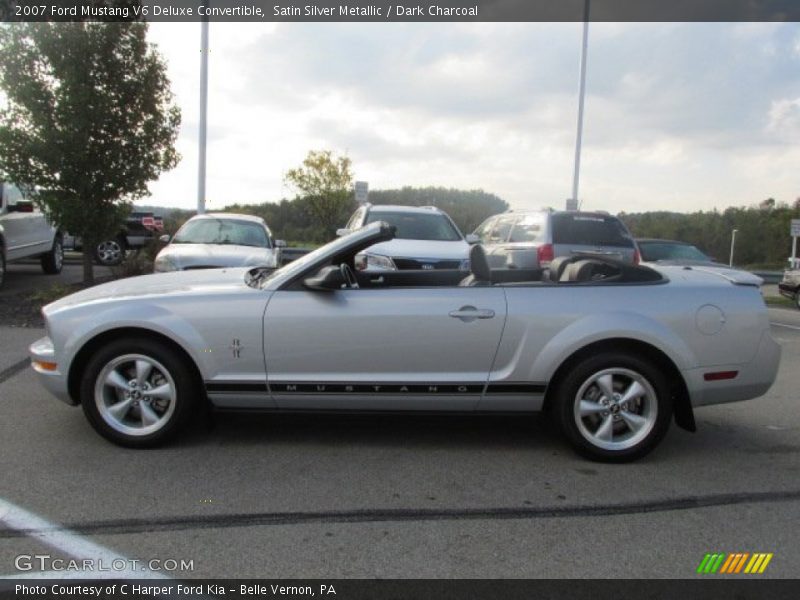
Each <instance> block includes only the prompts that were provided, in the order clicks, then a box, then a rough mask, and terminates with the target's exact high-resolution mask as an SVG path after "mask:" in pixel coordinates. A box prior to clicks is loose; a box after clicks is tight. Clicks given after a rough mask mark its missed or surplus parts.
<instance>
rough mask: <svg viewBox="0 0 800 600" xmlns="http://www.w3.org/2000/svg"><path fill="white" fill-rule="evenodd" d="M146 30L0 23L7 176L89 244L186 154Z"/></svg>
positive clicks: (1, 149)
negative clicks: (177, 146)
mask: <svg viewBox="0 0 800 600" xmlns="http://www.w3.org/2000/svg"><path fill="white" fill-rule="evenodd" d="M146 34H147V25H146V24H143V23H69V24H67V23H57V24H52V23H17V24H14V25H9V26H5V27H2V28H0V87H2V89H3V91H4V92H5V94H6V96H7V98H8V102H7V106H6V107H5V108H4V109H3V110H0V178H4V179H6V180H9V181H14V182H17V183H21V184H24V185H26V186H29V187H30V188H31V191H32V192H33V193H34V197H35V199H36V201H37V202H38V203H39V204H40V205H41V206H42V208H43V210H44V211H45V212H46V213H47V214H48V215H49V217H50V218H51V219H52V220H53V222H55V223H56V224H57V225H58V226H59V227H61V228H63V229H65V230H67V231H69V232H70V233H72V234H74V235H77V236H79V237H81V238H83V240H84V243H85V244H86V245H87V246H90V247H91V246H93V245H94V243H96V242H97V241H99V240H101V239H102V238H103V237H106V236H108V235H110V234H112V233H113V232H114V231H116V230H117V229H118V228H119V227H120V226H121V225H122V222H123V221H124V218H125V215H126V214H127V212H128V211H129V209H130V202H131V201H132V200H135V199H137V198H141V197H143V196H145V195H147V194H148V190H147V184H148V182H150V181H152V180H154V179H156V178H157V177H158V175H159V174H160V173H161V172H162V171H164V170H168V169H171V168H173V167H174V166H175V165H176V164H177V162H178V159H179V156H178V154H177V152H176V151H175V148H174V144H175V139H176V137H177V134H178V127H179V125H180V110H179V109H178V107H177V106H175V105H174V104H173V102H172V100H173V99H172V94H171V92H170V84H169V79H168V78H167V73H166V66H165V64H164V61H163V59H162V58H161V56H160V54H159V53H158V52H157V51H156V50H155V48H154V47H153V46H152V45H151V44H149V43H148V42H147V40H146ZM84 276H85V279H86V280H87V281H90V280H91V279H92V271H91V261H90V260H88V259H87V260H85V261H84Z"/></svg>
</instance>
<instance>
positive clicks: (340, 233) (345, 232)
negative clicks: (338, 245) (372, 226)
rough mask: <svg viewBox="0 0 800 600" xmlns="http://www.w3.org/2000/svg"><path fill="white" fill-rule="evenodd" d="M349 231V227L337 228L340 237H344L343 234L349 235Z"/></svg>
mask: <svg viewBox="0 0 800 600" xmlns="http://www.w3.org/2000/svg"><path fill="white" fill-rule="evenodd" d="M348 233H350V230H349V229H347V228H342V229H337V230H336V235H338V236H339V237H342V236H343V235H347V234H348Z"/></svg>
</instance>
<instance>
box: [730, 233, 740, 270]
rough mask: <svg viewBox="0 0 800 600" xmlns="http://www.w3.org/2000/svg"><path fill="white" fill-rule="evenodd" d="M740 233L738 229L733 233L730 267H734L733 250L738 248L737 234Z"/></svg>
mask: <svg viewBox="0 0 800 600" xmlns="http://www.w3.org/2000/svg"><path fill="white" fill-rule="evenodd" d="M737 231H739V230H738V229H734V230H732V231H731V258H730V260H729V261H728V266H729V267H732V266H733V249H734V247H735V246H736V232H737Z"/></svg>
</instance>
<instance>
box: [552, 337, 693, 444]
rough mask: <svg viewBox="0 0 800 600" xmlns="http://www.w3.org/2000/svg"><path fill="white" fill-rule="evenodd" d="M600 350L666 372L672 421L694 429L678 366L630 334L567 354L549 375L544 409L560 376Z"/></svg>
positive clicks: (559, 381)
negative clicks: (641, 360)
mask: <svg viewBox="0 0 800 600" xmlns="http://www.w3.org/2000/svg"><path fill="white" fill-rule="evenodd" d="M602 352H624V353H627V354H631V355H633V356H639V357H644V358H645V359H647V360H648V361H650V362H652V363H653V364H654V365H656V367H658V368H659V369H660V370H661V371H663V372H664V373H665V374H666V376H667V382H668V384H669V387H670V392H671V394H672V398H673V401H674V408H675V415H674V418H675V423H676V425H678V427H681V428H682V429H685V430H687V431H696V430H697V426H696V424H695V420H694V411H693V410H692V403H691V399H690V396H689V388H688V387H687V385H686V381H685V380H684V378H683V375H681V372H680V369H678V367H677V366H676V365H675V363H674V362H673V361H672V359H671V358H670V357H669V356H667V355H666V354H665V353H664V352H663V351H662V350H660V349H658V348H656V347H655V346H653V345H652V344H648V343H647V342H643V341H641V340H637V339H633V338H624V337H622V338H619V337H618V338H609V339H604V340H599V341H596V342H592V343H590V344H587V345H586V346H583V347H582V348H580V349H578V350H576V351H575V352H573V353H572V354H570V355H569V356H568V357H567V358H566V359H565V360H564V361H563V362H562V363H561V364H560V365H559V367H558V368H557V369H556V371H555V373H554V374H553V377H552V378H551V379H550V381H549V383H548V385H547V391H546V392H545V399H544V409H545V410H548V409H549V408H550V406H552V404H553V402H554V396H555V390H557V389H558V386H559V384H560V383H561V381H562V380H563V379H564V377H565V376H566V374H567V373H569V371H570V369H571V368H572V367H573V366H574V365H576V364H577V363H579V362H580V361H582V360H584V359H586V358H588V357H590V356H596V355H597V354H600V353H602Z"/></svg>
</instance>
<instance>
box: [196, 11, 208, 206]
mask: <svg viewBox="0 0 800 600" xmlns="http://www.w3.org/2000/svg"><path fill="white" fill-rule="evenodd" d="M200 28H201V29H200V131H199V135H198V161H197V163H198V164H197V214H200V215H202V214H203V213H204V212H206V120H207V114H208V17H206V18H204V19H203V21H202V22H201V23H200Z"/></svg>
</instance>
